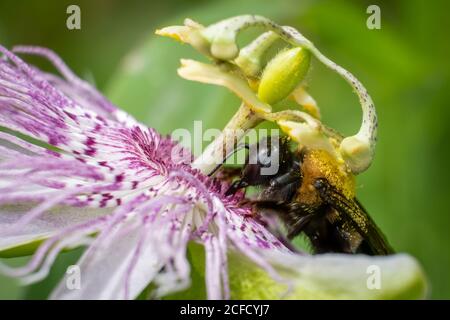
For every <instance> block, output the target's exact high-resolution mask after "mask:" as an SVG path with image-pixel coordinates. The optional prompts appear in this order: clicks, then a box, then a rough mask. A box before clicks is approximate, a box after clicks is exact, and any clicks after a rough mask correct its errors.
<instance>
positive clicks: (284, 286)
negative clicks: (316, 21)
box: [0, 21, 426, 299]
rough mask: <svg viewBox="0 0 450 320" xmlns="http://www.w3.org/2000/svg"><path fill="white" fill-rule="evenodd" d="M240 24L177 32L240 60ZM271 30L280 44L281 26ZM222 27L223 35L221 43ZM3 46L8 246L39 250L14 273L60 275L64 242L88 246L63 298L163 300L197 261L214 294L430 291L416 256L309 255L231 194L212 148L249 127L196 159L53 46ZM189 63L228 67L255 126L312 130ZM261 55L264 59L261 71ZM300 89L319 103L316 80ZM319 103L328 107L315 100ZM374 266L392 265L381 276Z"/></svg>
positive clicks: (239, 123)
mask: <svg viewBox="0 0 450 320" xmlns="http://www.w3.org/2000/svg"><path fill="white" fill-rule="evenodd" d="M226 25H227V24H226V23H222V24H221V23H219V24H216V25H213V27H212V28H210V29H207V30H206V31H205V32H204V33H203V34H199V33H198V32H197V31H198V30H199V29H202V30H203V29H204V27H202V26H200V25H199V24H195V23H193V22H192V21H190V22H188V23H187V26H185V27H181V29H180V28H178V29H177V28H176V27H172V29H170V32H171V34H172V36H176V37H178V38H179V39H182V40H185V42H190V43H191V44H193V45H194V47H196V48H197V49H199V50H200V51H201V52H203V53H205V54H211V52H212V53H213V54H214V55H216V56H217V57H218V58H220V59H223V60H227V59H234V58H236V55H237V54H238V52H239V50H238V48H237V47H236V46H234V45H233V44H231V43H232V41H233V40H234V37H235V35H234V34H233V33H228V34H226V37H222V38H220V37H219V38H217V32H219V33H221V32H222V31H223V30H227V32H230V30H231V29H232V28H224V26H226ZM192 30H194V32H191V31H192ZM236 30H237V29H236ZM165 32H166V33H167V29H166V31H165ZM264 37H265V38H263V40H264V39H266V40H265V41H263V45H266V46H267V43H268V42H267V41H272V42H273V40H274V38H275V37H274V36H273V34H272V33H270V34H266V35H264ZM211 39H216V41H215V42H214V44H213V46H212V47H211ZM267 39H268V40H267ZM254 46H255V45H254ZM256 47H257V46H255V48H256ZM251 49H252V48H251V47H250V48H247V53H248V52H249V51H250V55H249V56H250V57H251V58H255V57H256V55H255V52H256V51H257V50H256V49H255V50H253V51H252V50H251ZM258 49H260V47H258ZM0 52H1V54H2V57H1V59H0V151H1V152H0V256H2V257H12V256H17V255H28V254H31V253H33V252H34V254H33V256H32V257H31V258H30V260H29V262H28V263H27V264H26V265H25V266H22V267H18V268H12V267H9V266H8V265H7V264H4V263H2V264H1V265H0V271H1V272H3V273H5V274H8V275H10V276H14V277H19V278H20V279H21V280H22V281H23V282H24V283H32V282H36V281H39V280H41V279H43V278H45V277H46V276H47V275H48V273H49V272H50V268H51V266H52V264H53V262H54V261H55V258H56V257H57V255H58V254H59V253H60V252H61V251H63V250H69V249H71V248H74V247H79V246H84V247H85V248H86V249H85V251H84V253H83V255H82V257H81V259H80V261H79V262H78V263H77V266H78V267H79V270H80V275H81V280H80V286H79V287H76V288H73V287H72V286H69V285H68V281H69V279H68V278H69V277H70V275H66V277H65V278H64V279H62V280H61V282H60V284H59V285H58V286H57V287H56V288H55V289H54V291H53V292H52V294H51V296H50V298H52V299H135V298H136V297H137V296H138V295H140V294H141V293H142V292H143V291H144V290H146V291H147V292H148V297H151V298H161V297H167V296H168V295H170V294H172V293H175V292H180V291H182V290H187V291H189V290H190V288H191V286H192V284H193V281H194V280H193V277H192V276H191V275H192V273H193V271H195V272H196V273H197V274H200V275H201V277H202V278H204V282H205V287H206V297H207V298H209V299H229V298H234V299H239V298H243V299H251V298H253V299H258V298H269V299H277V298H294V299H295V298H300V299H302V298H420V297H423V296H424V294H425V288H426V286H425V281H424V277H423V273H422V271H421V268H420V266H419V265H418V263H417V262H416V261H415V259H414V258H412V257H410V256H408V255H406V254H398V255H393V256H388V257H367V256H362V255H361V256H350V255H339V254H324V255H317V256H311V255H308V254H305V253H299V252H298V251H296V250H292V248H291V246H289V245H288V244H286V243H285V242H284V241H283V239H282V238H280V237H279V236H277V235H275V234H273V233H272V232H271V231H270V229H269V228H268V227H267V222H266V221H264V220H263V219H262V218H260V217H258V215H255V214H254V213H253V212H252V209H251V208H250V207H249V206H246V205H243V204H242V201H241V200H242V199H243V197H244V194H243V193H237V194H236V195H232V196H225V191H226V190H227V188H228V183H227V182H225V181H221V180H220V178H214V177H210V176H209V174H210V173H211V172H212V168H213V167H214V165H215V162H212V161H206V160H211V159H215V160H217V159H221V160H223V156H224V154H223V153H224V148H223V146H224V145H225V144H224V143H225V142H226V141H227V139H231V138H233V139H235V140H236V138H237V137H236V136H235V135H234V136H232V134H225V135H223V136H221V137H219V138H218V139H216V141H214V142H213V143H212V145H211V146H210V147H209V148H207V150H206V151H205V153H204V154H203V155H202V156H200V157H199V158H197V159H193V156H192V155H191V154H190V152H189V151H188V150H186V149H184V148H182V147H181V146H180V145H179V144H178V143H177V142H175V141H173V140H172V139H171V138H170V137H166V136H161V135H160V134H159V133H158V132H156V131H155V130H153V129H151V128H148V127H146V126H145V125H143V124H141V123H139V122H138V121H137V120H135V119H134V118H133V117H131V116H130V115H128V114H127V113H125V112H124V111H122V110H120V109H118V108H117V107H116V106H114V105H113V104H112V103H111V102H109V101H108V100H107V99H106V98H105V97H103V96H102V95H101V94H100V93H99V92H98V91H96V89H95V88H93V87H92V86H91V85H90V84H88V83H87V82H85V81H83V80H81V79H80V78H78V77H77V76H76V75H75V74H73V73H72V72H71V71H70V70H69V68H68V67H67V66H66V65H65V64H64V63H63V61H62V60H61V59H60V58H59V57H58V56H56V55H55V54H54V53H53V52H52V51H50V50H48V49H45V48H39V47H16V48H14V49H13V50H12V51H8V50H7V49H5V48H3V47H0ZM252 52H253V53H252ZM18 53H20V54H34V55H39V56H42V57H45V58H47V59H48V60H49V61H50V62H52V63H53V65H54V66H55V68H56V69H57V70H58V71H59V75H55V74H50V73H46V72H44V71H41V70H39V69H37V68H36V67H34V66H31V65H29V64H27V63H26V62H24V61H23V60H22V59H21V58H19V57H18V56H17V55H16V54H18ZM244 53H245V51H244ZM241 57H242V56H241ZM244 60H245V59H244V58H242V59H241V62H242V61H244ZM247 62H248V60H247ZM188 64H189V66H188V67H189V68H188V69H184V71H183V68H182V69H180V74H182V75H184V76H185V77H187V78H189V77H190V76H192V77H195V78H196V79H197V80H199V78H202V77H203V79H205V80H207V81H205V82H211V81H212V80H211V79H216V81H217V82H218V83H219V84H221V85H226V86H228V87H230V88H231V89H232V90H233V89H234V91H235V92H237V93H238V95H240V96H241V97H242V99H243V106H245V107H242V108H240V109H239V111H238V113H237V114H236V116H235V117H234V118H233V119H231V121H230V123H231V124H232V126H234V128H237V127H240V128H241V129H244V131H245V130H247V129H249V128H250V127H252V126H254V125H256V124H257V123H259V122H260V121H262V120H263V119H266V120H267V119H268V120H270V121H275V122H277V123H279V122H280V121H281V122H280V125H282V124H284V125H285V126H287V127H288V129H289V130H294V131H295V130H297V131H298V130H300V129H299V128H297V127H296V123H297V122H295V121H294V122H293V119H292V117H293V116H292V114H290V115H288V116H287V118H286V117H284V116H283V114H278V115H275V114H272V113H271V106H270V105H267V104H266V103H264V102H262V101H261V100H259V99H258V97H257V96H256V95H255V93H254V91H252V88H251V86H249V85H248V83H247V82H245V81H244V80H242V78H239V77H235V75H234V74H233V73H229V72H228V71H229V70H227V69H226V68H225V69H220V68H219V69H218V68H217V66H214V65H211V66H207V65H199V63H195V62H189V63H188ZM259 64H260V62H259V60H258V59H256V60H253V65H252V68H250V69H251V70H252V72H253V73H254V74H256V73H257V71H258V70H259V68H260V67H259ZM246 65H247V66H249V64H248V63H247V64H246ZM195 68H197V71H198V73H197V74H196V75H195V71H196V70H195ZM244 69H245V68H244ZM224 70H225V71H224ZM244 74H245V72H244ZM293 95H294V96H297V97H301V99H300V98H299V100H302V101H306V102H311V101H312V100H311V99H312V98H310V97H309V96H308V95H307V94H305V92H304V91H303V88H297V89H296V90H295V92H293ZM305 105H307V103H305ZM180 107H182V106H180ZM311 110H312V114H314V110H316V109H315V106H314V105H313V107H312V109H311ZM255 115H256V116H255ZM294 115H299V116H301V117H302V119H303V120H304V119H307V124H304V123H302V125H304V126H305V125H310V126H311V128H316V129H317V130H318V128H322V127H321V126H320V121H319V120H318V119H317V117H314V116H308V115H307V114H306V113H300V114H298V113H295V112H294ZM317 115H318V114H317V113H316V116H317ZM294 118H295V117H294ZM243 119H245V121H243ZM283 121H284V122H283ZM289 121H290V122H289ZM308 121H309V122H308ZM291 122H292V123H291ZM311 128H310V127H308V128H307V129H308V130H310V129H311ZM289 130H287V132H288V131H289ZM304 131H305V130H303V133H304ZM328 138H329V137H328ZM328 138H327V139H328ZM319 140H320V139H319ZM324 141H325V142H324ZM320 143H325V144H327V142H326V139H325V138H324V139H322V140H320ZM233 146H234V144H228V145H227V148H228V149H230V148H232V147H233ZM327 146H328V145H327ZM225 149H226V148H225ZM225 151H229V150H225ZM373 266H375V267H376V268H378V269H377V270H378V271H379V275H378V276H379V279H377V281H378V282H379V285H377V286H375V288H374V287H373V286H371V285H370V281H372V280H371V276H373V275H372V274H371V273H370V272H371V271H370V270H372V269H373ZM196 281H198V279H197V280H196ZM202 281H203V280H202ZM169 297H170V296H169Z"/></svg>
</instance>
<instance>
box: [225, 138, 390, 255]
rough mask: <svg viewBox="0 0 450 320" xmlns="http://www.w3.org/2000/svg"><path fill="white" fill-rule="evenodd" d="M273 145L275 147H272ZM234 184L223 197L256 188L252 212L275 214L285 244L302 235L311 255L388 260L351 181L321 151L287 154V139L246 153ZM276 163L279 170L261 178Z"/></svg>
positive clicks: (301, 149) (386, 247)
mask: <svg viewBox="0 0 450 320" xmlns="http://www.w3.org/2000/svg"><path fill="white" fill-rule="evenodd" d="M273 141H277V142H278V143H273ZM246 147H247V149H249V150H250V151H249V153H248V155H247V157H246V161H245V164H244V166H243V167H242V169H240V174H238V175H239V179H238V180H235V181H234V182H233V183H232V184H231V185H230V187H229V189H228V190H227V191H226V195H231V194H234V193H236V192H237V191H238V190H240V189H242V188H246V187H249V186H258V187H260V189H261V191H260V193H259V194H258V196H257V198H256V199H254V200H249V202H250V203H251V204H252V205H253V207H254V208H255V209H256V210H255V211H256V212H262V211H264V210H265V211H270V212H274V213H275V214H276V215H277V216H278V217H279V218H281V220H282V221H283V222H284V224H285V225H286V228H287V238H288V239H290V240H292V239H293V238H294V237H296V236H298V235H300V234H304V235H306V237H307V238H309V240H310V243H311V246H312V249H313V251H314V253H326V252H336V253H350V254H355V253H362V254H367V255H388V254H391V253H393V249H392V248H391V246H390V245H389V244H388V242H387V241H386V238H385V237H384V235H383V234H382V232H381V231H380V230H379V228H378V227H377V226H376V224H375V223H374V221H373V220H372V219H371V217H370V216H369V215H368V213H367V211H366V210H365V209H364V207H363V206H362V205H361V203H360V202H359V201H358V200H357V199H356V197H355V181H354V177H353V175H352V174H351V173H350V172H348V170H345V169H343V166H342V164H340V163H339V162H338V161H337V160H336V158H334V157H333V156H332V155H331V154H330V153H328V152H327V151H324V150H317V149H314V150H311V149H308V148H306V147H298V148H297V149H296V150H295V151H292V150H291V147H290V143H289V139H288V138H286V137H281V138H277V140H273V137H272V138H269V139H267V140H266V143H261V141H260V142H258V143H257V146H256V148H250V147H249V146H246ZM274 159H276V160H277V161H278V170H276V172H272V173H270V174H263V172H262V171H263V169H267V168H269V167H270V166H271V165H272V163H271V161H274Z"/></svg>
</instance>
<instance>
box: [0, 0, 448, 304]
mask: <svg viewBox="0 0 450 320" xmlns="http://www.w3.org/2000/svg"><path fill="white" fill-rule="evenodd" d="M70 4H78V5H79V6H80V8H81V30H68V29H67V28H66V19H67V16H68V15H67V14H66V8H67V6H68V5H70ZM370 4H377V5H379V6H380V8H381V29H380V30H369V29H368V28H367V27H366V19H367V18H368V14H367V13H366V8H367V7H368V6H369V5H370ZM448 12H450V6H449V4H448V2H447V1H422V0H416V1H407V0H404V1H384V2H381V1H372V0H371V1H362V0H359V1H335V0H333V1H301V0H297V1H294V0H282V1H262V0H222V1H208V0H184V1H181V0H178V1H177V0H173V1H165V2H156V1H155V2H151V1H107V0H102V1H72V0H71V1H43V0H41V1H12V0H2V1H0V43H1V44H2V45H4V46H6V47H12V46H13V45H16V44H33V45H41V46H46V47H50V48H52V49H53V50H55V51H56V52H57V53H59V54H60V55H61V56H62V57H63V59H64V60H65V61H66V62H67V63H68V65H69V66H71V67H72V68H73V69H74V70H75V71H76V72H77V73H78V74H79V75H81V76H82V77H84V78H86V79H88V80H89V81H91V82H93V83H95V84H96V85H97V86H98V87H99V88H100V89H101V90H102V91H103V92H105V94H106V95H107V96H108V97H109V98H111V99H112V101H113V102H115V103H117V104H118V105H119V106H120V107H122V108H123V109H125V110H127V111H129V112H130V113H132V114H133V115H135V116H136V117H138V118H139V119H140V120H141V121H143V122H145V123H146V124H147V125H149V126H152V127H155V128H157V129H158V130H160V131H161V132H163V133H169V132H171V131H172V130H173V129H176V128H180V127H182V128H189V129H191V128H192V125H193V121H194V120H203V126H204V128H208V127H214V128H221V127H223V126H224V125H225V123H226V121H227V119H228V118H229V117H230V116H231V115H232V114H233V112H234V111H235V110H236V108H237V105H238V101H237V99H236V98H235V97H233V96H232V94H230V93H228V92H227V91H226V90H225V89H222V88H216V87H212V86H208V85H201V84H197V83H190V82H188V81H185V80H183V79H180V78H178V76H177V75H176V68H177V66H178V65H179V59H180V58H182V57H191V58H195V57H197V58H199V56H198V55H197V54H196V53H195V52H194V50H192V49H191V48H190V47H188V46H182V45H180V44H178V43H175V42H174V41H171V40H169V39H164V38H158V37H156V36H155V35H153V31H154V30H155V28H158V27H162V26H166V25H170V24H181V23H182V21H183V19H184V18H185V17H190V18H193V19H195V20H198V21H199V22H201V23H203V24H209V23H212V22H214V21H216V20H219V19H222V18H226V17H229V16H232V15H237V14H245V13H256V14H262V15H265V16H267V17H269V18H271V19H273V20H275V21H277V22H279V23H282V24H288V25H292V26H295V27H297V28H298V29H299V30H301V31H302V32H303V33H304V34H305V35H306V36H307V37H309V38H310V39H311V40H312V41H313V42H314V43H315V44H316V46H318V47H319V48H320V50H321V51H322V52H323V53H325V54H326V55H327V56H329V57H330V58H331V59H333V60H335V61H336V62H337V63H339V64H341V65H342V66H344V67H345V68H347V69H349V70H351V71H352V72H353V73H354V74H355V75H356V76H357V77H359V78H360V80H361V81H362V82H363V83H364V84H365V85H366V87H367V88H368V90H369V92H370V93H371V95H372V97H373V99H374V101H375V104H376V106H377V108H378V113H379V122H380V128H379V144H378V147H377V155H376V159H375V162H374V163H373V165H372V167H371V168H370V170H368V171H367V172H366V173H364V174H362V175H361V176H359V177H358V186H359V190H358V194H359V198H360V199H361V201H362V202H363V203H364V204H365V207H366V208H367V209H368V211H369V212H370V213H371V215H372V216H373V218H374V219H375V221H376V222H377V223H378V225H379V226H380V228H381V229H382V230H383V231H384V233H385V234H386V235H387V236H388V238H389V240H390V242H391V244H392V245H393V246H394V247H395V248H396V250H397V251H402V252H408V253H410V254H411V255H413V256H415V257H417V259H418V260H419V261H420V262H421V263H422V265H423V267H424V269H425V271H426V273H427V275H428V278H429V281H430V284H431V297H432V298H447V299H448V298H450V254H449V252H450V250H449V246H450V230H449V227H450V210H449V209H448V208H449V205H448V203H447V200H448V199H447V197H449V196H450V192H449V191H450V188H449V184H448V183H449V178H450V177H449V170H448V169H447V163H448V161H449V157H448V156H449V152H448V147H447V144H448V137H449V136H450V126H449V120H450V117H449V108H448V106H447V105H448V103H449V100H450V88H449V80H450V77H449V76H450V72H449V71H450V70H449V62H448V58H449V57H450V42H449V41H448V39H449V38H448V32H449V30H450V25H449V24H450V23H449V19H448ZM30 61H32V62H33V63H34V62H36V63H37V64H39V65H40V66H41V67H43V68H49V65H48V64H47V63H42V62H41V61H38V60H36V59H30ZM308 82H309V85H310V88H311V90H310V91H311V93H312V95H313V96H314V97H315V98H316V100H317V101H318V103H319V105H320V107H321V108H322V113H323V119H324V122H325V123H327V124H329V125H330V126H332V127H335V128H336V129H338V130H340V131H341V132H343V133H345V134H350V133H353V132H355V131H356V130H357V128H358V126H359V120H360V116H361V115H360V111H359V106H358V102H357V99H356V98H355V95H354V94H353V93H352V91H351V89H350V87H349V86H348V85H347V84H346V83H345V82H344V81H343V80H342V79H341V78H339V77H338V76H337V75H335V74H333V73H331V72H330V71H329V70H327V69H326V68H324V67H323V66H321V65H319V64H318V63H317V61H315V62H314V63H313V68H312V71H311V72H310V74H309V80H308ZM79 254H80V250H78V251H75V252H70V253H66V254H63V255H62V256H61V257H60V258H59V260H58V262H57V263H56V265H55V267H54V270H53V273H52V275H51V277H50V278H48V279H47V280H45V281H43V282H41V283H39V284H36V285H33V286H31V287H28V288H24V287H20V286H18V284H17V282H16V281H14V280H11V279H7V278H5V277H1V276H0V298H3V299H15V298H32V299H36V298H45V297H46V295H47V294H48V292H49V290H50V289H51V287H52V286H53V285H54V283H55V281H57V280H58V278H59V277H60V276H61V274H62V273H63V272H64V269H65V266H66V265H67V263H71V262H74V261H76V258H77V257H78V256H79ZM24 261H26V258H20V259H16V260H15V261H13V263H15V264H20V263H23V262H24Z"/></svg>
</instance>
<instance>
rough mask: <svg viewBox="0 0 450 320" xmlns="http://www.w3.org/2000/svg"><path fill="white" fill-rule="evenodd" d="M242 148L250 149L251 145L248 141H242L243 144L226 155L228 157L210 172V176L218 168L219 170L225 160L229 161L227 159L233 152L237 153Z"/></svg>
mask: <svg viewBox="0 0 450 320" xmlns="http://www.w3.org/2000/svg"><path fill="white" fill-rule="evenodd" d="M242 149H247V150H249V149H250V145H249V144H248V143H241V144H239V145H237V146H236V148H235V149H234V150H233V151H231V152H230V153H229V154H227V155H226V157H225V158H224V159H223V161H222V163H220V164H219V165H217V166H216V167H215V168H214V170H213V171H212V172H211V173H210V174H208V177H212V176H213V175H214V174H215V173H216V172H217V170H219V168H220V167H221V166H222V165H223V164H224V163H225V161H227V159H228V158H229V157H231V156H232V155H233V154H235V153H236V152H238V151H239V150H242Z"/></svg>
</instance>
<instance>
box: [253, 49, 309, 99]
mask: <svg viewBox="0 0 450 320" xmlns="http://www.w3.org/2000/svg"><path fill="white" fill-rule="evenodd" d="M310 60H311V54H310V52H309V51H308V50H307V49H303V48H300V47H296V48H292V49H288V50H283V51H281V52H280V53H278V54H277V55H276V56H275V57H274V58H273V59H272V60H271V61H270V62H269V64H268V65H267V67H266V68H265V70H264V72H263V75H262V77H261V82H260V85H259V89H258V98H259V99H260V100H261V101H263V102H265V103H268V104H274V103H277V102H279V101H281V100H283V99H284V98H286V97H287V96H288V95H289V94H290V93H291V92H292V91H293V90H294V89H295V88H296V87H297V85H298V84H299V83H300V81H302V80H303V79H304V77H305V75H306V73H307V72H308V68H309V62H310Z"/></svg>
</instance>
